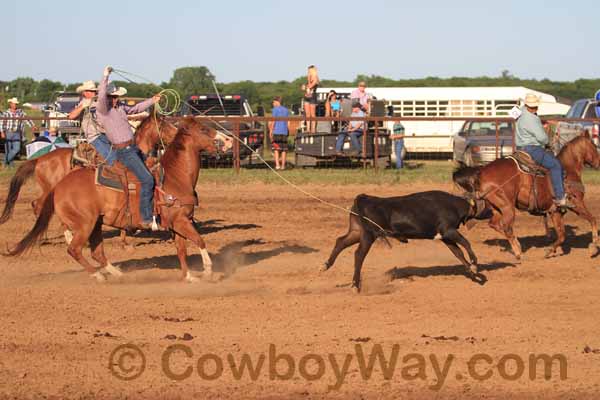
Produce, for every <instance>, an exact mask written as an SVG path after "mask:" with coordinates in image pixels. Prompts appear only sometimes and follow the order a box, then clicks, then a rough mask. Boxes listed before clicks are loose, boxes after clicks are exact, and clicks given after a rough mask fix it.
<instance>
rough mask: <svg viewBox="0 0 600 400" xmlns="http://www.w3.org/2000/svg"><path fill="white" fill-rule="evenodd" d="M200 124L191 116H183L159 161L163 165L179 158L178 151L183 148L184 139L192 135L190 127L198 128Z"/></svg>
mask: <svg viewBox="0 0 600 400" xmlns="http://www.w3.org/2000/svg"><path fill="white" fill-rule="evenodd" d="M201 126H202V124H201V123H200V122H198V121H196V120H195V119H194V118H193V117H187V118H184V119H183V120H182V121H181V122H180V123H179V125H178V126H177V133H176V134H175V138H174V139H173V141H172V142H171V144H169V146H168V147H167V151H166V153H165V155H164V156H163V158H162V161H161V163H162V164H163V165H164V166H167V165H169V164H170V163H172V162H174V160H176V159H178V158H179V153H181V152H182V151H184V150H185V147H186V146H185V141H186V140H188V138H189V137H191V136H192V134H193V133H192V132H190V131H191V130H192V129H198V127H201Z"/></svg>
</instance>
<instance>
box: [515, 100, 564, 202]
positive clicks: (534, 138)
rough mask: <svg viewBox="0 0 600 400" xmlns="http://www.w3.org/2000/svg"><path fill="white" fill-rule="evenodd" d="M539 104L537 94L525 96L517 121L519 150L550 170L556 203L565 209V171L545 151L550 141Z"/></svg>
mask: <svg viewBox="0 0 600 400" xmlns="http://www.w3.org/2000/svg"><path fill="white" fill-rule="evenodd" d="M539 104H540V100H539V98H538V97H537V96H536V95H535V94H528V95H527V96H525V106H524V107H523V108H522V109H521V116H520V117H519V119H517V132H516V145H517V149H518V150H521V151H524V152H526V153H527V154H529V155H530V156H531V158H532V159H533V160H534V161H535V162H536V163H538V164H539V165H541V166H543V167H544V168H547V169H549V170H550V180H551V181H552V187H553V188H554V195H555V201H556V203H557V205H558V206H561V207H565V206H567V196H566V194H565V189H564V185H563V169H562V166H561V165H560V162H559V161H558V159H557V158H556V157H555V156H554V154H552V153H551V152H549V151H546V150H545V147H546V146H547V145H548V142H549V140H548V135H547V134H546V131H545V130H544V127H543V126H542V121H541V120H540V118H539V117H538V116H537V110H538V107H539Z"/></svg>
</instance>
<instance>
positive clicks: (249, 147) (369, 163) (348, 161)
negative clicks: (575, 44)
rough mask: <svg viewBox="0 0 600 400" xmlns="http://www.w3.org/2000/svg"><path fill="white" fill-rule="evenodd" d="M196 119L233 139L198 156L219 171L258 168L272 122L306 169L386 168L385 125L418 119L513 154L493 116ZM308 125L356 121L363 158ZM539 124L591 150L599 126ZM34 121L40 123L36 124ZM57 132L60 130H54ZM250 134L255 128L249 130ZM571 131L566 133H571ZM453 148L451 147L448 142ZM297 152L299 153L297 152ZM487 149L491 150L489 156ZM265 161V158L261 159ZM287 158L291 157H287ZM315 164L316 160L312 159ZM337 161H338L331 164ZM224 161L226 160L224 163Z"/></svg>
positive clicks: (495, 154)
mask: <svg viewBox="0 0 600 400" xmlns="http://www.w3.org/2000/svg"><path fill="white" fill-rule="evenodd" d="M168 118H169V119H170V120H172V121H174V122H176V121H177V120H178V119H180V118H181V117H168ZM196 118H197V119H199V120H204V121H206V123H207V124H212V125H213V126H215V128H216V129H219V130H221V131H225V133H227V134H230V135H232V136H233V137H235V140H234V141H233V148H232V149H231V151H230V153H224V154H220V155H219V157H216V158H215V157H211V156H209V155H204V158H205V162H204V164H203V165H204V166H206V167H217V166H219V167H222V166H231V167H233V168H234V169H235V170H236V171H239V170H240V169H241V168H242V167H246V166H254V167H256V166H260V165H261V164H262V162H261V161H260V160H257V158H258V157H257V155H259V156H260V157H263V158H264V155H265V154H266V153H267V152H270V151H271V149H270V145H269V141H268V136H269V135H268V128H267V126H268V124H269V122H274V121H286V122H290V126H292V127H297V131H296V132H294V131H290V138H291V139H293V143H292V142H291V141H290V145H291V149H290V153H292V154H294V153H295V154H294V156H295V159H296V161H297V160H298V159H299V157H300V158H301V159H303V160H304V158H306V157H310V158H312V159H313V162H312V163H309V164H308V165H309V166H319V165H325V166H340V165H341V166H350V165H352V166H360V167H362V168H369V167H371V168H374V169H379V168H384V167H387V166H390V165H391V164H392V163H391V158H392V156H393V154H392V153H393V151H392V150H391V148H392V146H391V144H392V143H391V140H390V135H391V133H392V132H390V129H389V126H391V124H390V123H395V122H400V123H402V122H408V121H420V122H442V121H455V122H462V123H464V122H480V123H483V122H491V123H493V124H494V126H495V131H493V132H491V135H488V138H489V136H491V138H492V141H491V143H489V142H488V143H487V145H486V146H485V147H486V149H487V152H488V154H487V156H488V157H490V156H491V157H492V159H496V158H499V157H502V156H505V155H507V154H506V152H507V144H506V138H507V137H506V133H507V131H506V129H503V128H501V125H502V124H507V125H508V126H509V127H510V129H509V131H508V134H509V136H508V138H509V142H510V144H509V145H508V147H510V149H511V151H514V150H515V129H514V128H515V120H514V119H513V118H507V117H504V118H498V117H472V118H465V117H437V118H432V117H315V118H305V117H303V116H290V117H276V118H274V117H266V116H265V117H258V116H254V117H237V116H235V117H203V116H197V117H196ZM5 120H30V121H35V122H36V125H37V126H49V121H50V120H59V121H69V122H73V121H70V120H68V119H67V118H66V117H20V118H16V117H0V123H2V121H5ZM309 121H316V122H317V124H318V123H323V122H325V123H330V124H332V125H337V126H338V127H340V126H343V125H344V124H348V123H349V122H350V121H362V122H363V123H364V126H368V127H369V128H368V130H367V134H363V135H362V136H361V137H360V143H361V146H362V148H361V150H362V151H361V153H362V155H364V156H361V157H359V156H358V155H356V154H351V153H349V154H348V155H347V156H346V155H343V156H340V154H339V153H337V152H336V151H335V147H334V144H335V141H336V140H337V136H338V134H339V133H340V132H336V131H329V132H317V133H307V132H305V131H304V129H303V127H304V126H305V125H306V123H307V122H309ZM542 121H543V122H550V123H551V125H550V128H549V129H548V130H547V132H548V133H549V135H550V136H551V141H552V142H553V143H562V141H563V140H565V141H566V140H571V139H573V136H571V137H565V138H562V137H561V131H560V130H558V131H556V130H554V129H553V128H552V127H553V126H556V124H558V123H560V122H567V123H572V124H575V125H577V124H583V123H588V125H590V126H591V128H590V129H584V128H582V129H581V130H580V132H579V134H581V133H583V132H584V131H585V130H587V131H588V132H589V133H590V135H591V136H592V139H593V140H594V143H595V144H596V146H599V142H598V126H600V119H578V118H542ZM37 122H40V123H37ZM256 124H260V125H262V127H263V129H262V137H259V136H257V134H256V133H254V136H248V135H245V127H246V126H256ZM59 131H60V128H59ZM254 131H256V130H254ZM571 133H572V132H571ZM404 135H405V139H404V141H405V146H406V147H408V148H409V149H410V144H409V142H410V141H411V140H428V139H434V140H439V139H446V140H448V141H453V138H456V137H457V136H460V135H459V134H455V135H448V134H446V135H419V134H416V133H410V132H405V133H404ZM315 144H317V145H318V146H320V149H317V150H316V151H315V146H314V145H315ZM453 144H454V145H455V143H453ZM307 145H313V146H312V148H311V149H310V150H305V149H306V148H307V147H311V146H307ZM2 147H3V146H2ZM348 147H349V139H348V137H346V139H345V143H344V149H347V148H348ZM301 148H302V149H301ZM490 149H491V152H490ZM449 157H452V153H450V154H433V155H432V154H427V153H419V152H414V153H412V152H410V150H409V152H408V155H407V156H406V157H405V159H427V158H437V159H444V158H446V159H448V158H449ZM267 158H269V157H267ZM290 158H291V157H290ZM315 160H316V161H315ZM339 160H342V161H343V162H341V163H340V162H337V161H339ZM227 161H228V162H227ZM484 161H491V159H486V160H484Z"/></svg>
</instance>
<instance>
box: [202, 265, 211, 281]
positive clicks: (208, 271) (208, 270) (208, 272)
mask: <svg viewBox="0 0 600 400" xmlns="http://www.w3.org/2000/svg"><path fill="white" fill-rule="evenodd" d="M212 276H213V270H212V268H211V267H208V268H206V267H204V271H202V277H203V278H204V279H212Z"/></svg>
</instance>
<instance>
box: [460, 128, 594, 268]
mask: <svg viewBox="0 0 600 400" xmlns="http://www.w3.org/2000/svg"><path fill="white" fill-rule="evenodd" d="M558 160H559V161H560V163H561V165H562V167H563V169H564V172H565V174H566V176H565V181H564V182H565V191H566V192H567V194H568V195H569V198H570V201H571V203H572V205H573V207H572V208H571V211H573V212H574V213H575V214H577V215H579V216H580V217H582V218H584V219H586V220H587V221H588V222H589V223H590V225H591V227H592V243H591V244H590V246H589V249H590V256H592V257H593V256H594V255H596V254H597V253H598V251H600V247H599V246H598V226H597V224H596V219H595V218H594V216H593V215H592V213H590V211H589V210H588V209H587V207H586V206H585V203H584V193H585V188H584V186H583V182H582V180H581V173H582V170H583V167H584V165H585V164H587V165H590V166H591V167H593V168H600V156H599V155H598V149H597V148H596V146H595V145H594V144H593V143H592V141H591V140H590V137H589V136H588V135H587V134H586V135H583V136H580V137H577V138H575V139H573V140H572V141H570V142H569V143H567V144H566V145H565V146H564V147H563V148H562V150H561V151H560V153H559V154H558ZM547 175H549V174H547ZM452 179H453V181H454V183H456V184H457V185H458V186H460V187H461V188H463V189H465V190H466V191H467V192H468V193H469V196H473V197H475V198H478V199H483V200H485V202H486V205H487V207H488V208H490V209H491V210H492V213H493V216H492V218H491V220H490V222H489V225H490V227H492V228H493V229H495V230H496V231H498V232H500V233H502V234H504V235H505V237H506V239H507V240H508V242H509V243H510V246H511V248H512V250H513V252H514V255H515V257H516V258H517V260H520V259H521V255H522V249H521V245H520V243H519V240H518V239H517V238H516V236H515V234H514V231H513V224H514V222H515V209H519V210H524V211H530V212H531V213H532V214H534V215H544V217H545V218H547V217H548V216H550V217H551V218H552V221H553V223H554V227H555V230H556V236H557V237H556V240H555V241H554V243H552V245H551V247H550V248H549V249H548V250H547V251H546V257H550V256H553V255H557V254H562V248H560V246H561V245H562V243H563V242H564V240H565V228H564V223H563V220H562V214H563V213H562V211H561V210H560V209H559V208H557V207H556V206H555V205H554V201H553V197H552V185H551V183H550V177H549V176H546V177H537V178H536V181H537V184H536V188H537V190H536V192H537V196H536V200H535V207H534V208H535V210H530V206H531V205H530V200H531V197H532V196H531V194H532V181H533V176H532V175H530V174H526V173H523V172H521V171H520V170H519V169H518V168H517V166H516V164H515V162H514V161H513V160H511V159H508V158H501V159H498V160H495V161H493V162H491V163H489V164H487V165H485V166H483V167H462V168H459V169H458V170H456V171H455V172H454V174H453V175H452ZM547 227H548V225H547V223H546V230H547V229H548V228H547ZM547 233H548V232H547ZM557 250H560V251H559V252H558V253H557Z"/></svg>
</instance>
